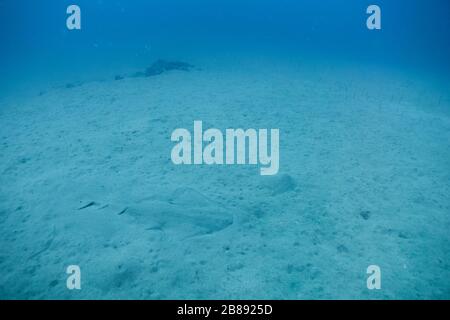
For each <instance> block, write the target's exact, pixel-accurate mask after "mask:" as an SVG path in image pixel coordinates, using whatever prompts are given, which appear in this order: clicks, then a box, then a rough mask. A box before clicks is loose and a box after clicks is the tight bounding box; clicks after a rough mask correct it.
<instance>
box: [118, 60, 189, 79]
mask: <svg viewBox="0 0 450 320" xmlns="http://www.w3.org/2000/svg"><path fill="white" fill-rule="evenodd" d="M193 68H194V66H193V65H191V64H189V63H186V62H181V61H167V60H162V59H158V60H156V61H155V62H153V64H152V65H151V66H150V67H148V68H146V69H145V70H144V71H137V72H134V73H132V74H130V75H128V76H125V75H122V74H117V75H116V76H115V77H114V80H122V79H124V78H125V77H129V78H140V77H153V76H157V75H160V74H162V73H164V72H167V71H172V70H179V71H191V69H193Z"/></svg>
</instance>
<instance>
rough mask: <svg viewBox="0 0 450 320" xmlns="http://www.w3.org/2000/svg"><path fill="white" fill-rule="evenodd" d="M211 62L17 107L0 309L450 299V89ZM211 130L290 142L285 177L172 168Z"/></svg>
mask: <svg viewBox="0 0 450 320" xmlns="http://www.w3.org/2000/svg"><path fill="white" fill-rule="evenodd" d="M196 62H197V63H196V64H197V65H198V66H199V67H201V70H196V71H192V72H178V71H175V72H170V73H167V74H163V75H161V76H157V77H152V78H135V79H130V78H128V79H125V80H121V81H112V80H111V81H103V82H96V81H93V82H87V83H85V84H83V85H82V86H78V87H75V88H71V89H66V88H64V87H63V85H64V83H61V85H62V86H60V87H59V88H50V87H49V88H45V93H44V94H43V95H41V96H39V95H37V92H36V93H34V94H33V95H25V96H9V97H4V98H2V99H1V100H0V150H1V152H0V248H1V249H0V267H1V270H2V272H1V276H0V298H62V299H70V298H88V299H90V298H96V299H97V298H100V299H105V298H137V299H142V298H149V299H174V298H189V299H197V298H209V299H217V298H276V299H288V298H289V299H304V298H375V299H379V298H400V299H404V298H413V299H414V298H449V297H450V280H449V279H450V259H449V252H450V233H449V232H448V230H449V228H450V216H449V214H450V197H449V195H450V186H449V181H450V162H449V159H450V144H449V141H450V96H449V92H448V90H447V91H445V90H441V89H439V88H437V87H436V86H434V85H433V83H432V82H430V80H429V79H425V78H420V77H418V76H415V77H413V76H410V75H402V74H396V73H394V72H388V71H384V72H383V71H374V70H376V69H375V68H374V69H373V70H369V69H366V70H360V69H358V68H357V67H356V66H350V67H348V68H344V67H342V68H341V69H339V68H336V67H333V68H332V67H326V66H321V65H319V64H317V65H315V64H312V65H311V64H309V63H308V64H307V63H294V62H290V63H282V62H274V61H262V60H261V61H256V62H253V63H249V62H248V61H245V62H242V63H237V62H235V63H231V62H227V63H222V64H218V62H217V61H211V62H208V63H207V62H204V61H203V62H202V61H196ZM217 65H219V66H217ZM307 66H308V67H307ZM441 84H442V87H443V88H445V85H446V84H448V83H441ZM36 91H38V90H36ZM194 120H202V121H203V125H204V127H205V128H207V127H215V128H221V129H225V128H238V127H242V128H279V129H280V145H281V146H280V157H281V158H280V173H279V174H278V175H277V176H274V177H263V176H260V175H259V169H258V168H257V167H255V166H209V167H208V166H175V165H173V164H172V163H171V161H170V150H171V148H172V146H173V143H172V142H171V141H170V134H171V132H172V131H173V130H174V129H176V128H181V127H184V128H192V125H193V121H194ZM91 202H94V204H92V205H90V206H89V207H86V208H84V209H79V208H81V207H83V206H85V205H87V204H89V203H91ZM125 209H126V210H125ZM124 210H125V211H124ZM70 264H76V265H79V266H80V267H81V271H82V289H81V290H80V291H76V290H75V291H69V290H68V289H67V288H66V285H65V281H66V274H65V268H66V267H67V266H68V265H70ZM370 264H377V265H379V266H380V267H381V269H382V290H380V291H369V290H367V288H366V273H365V272H366V268H367V266H368V265H370Z"/></svg>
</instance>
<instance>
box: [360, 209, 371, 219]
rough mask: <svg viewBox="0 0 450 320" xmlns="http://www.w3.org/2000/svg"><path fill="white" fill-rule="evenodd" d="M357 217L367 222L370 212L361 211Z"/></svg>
mask: <svg viewBox="0 0 450 320" xmlns="http://www.w3.org/2000/svg"><path fill="white" fill-rule="evenodd" d="M359 215H360V216H361V217H362V218H363V219H364V220H369V218H370V211H369V210H365V211H361V212H360V213H359Z"/></svg>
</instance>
